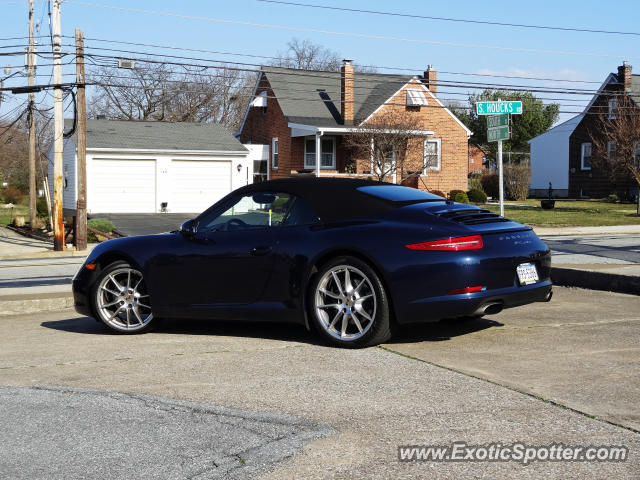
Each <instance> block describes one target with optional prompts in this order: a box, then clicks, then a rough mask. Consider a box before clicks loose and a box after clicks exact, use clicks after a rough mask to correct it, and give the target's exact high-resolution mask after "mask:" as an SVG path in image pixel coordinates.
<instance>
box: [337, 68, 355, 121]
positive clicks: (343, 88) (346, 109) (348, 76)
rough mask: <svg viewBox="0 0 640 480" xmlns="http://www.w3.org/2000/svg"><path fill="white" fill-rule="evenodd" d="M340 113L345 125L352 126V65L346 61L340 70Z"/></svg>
mask: <svg viewBox="0 0 640 480" xmlns="http://www.w3.org/2000/svg"><path fill="white" fill-rule="evenodd" d="M340 113H341V114H342V121H343V123H344V124H345V125H353V65H352V64H351V60H348V59H344V60H343V61H342V68H341V69H340Z"/></svg>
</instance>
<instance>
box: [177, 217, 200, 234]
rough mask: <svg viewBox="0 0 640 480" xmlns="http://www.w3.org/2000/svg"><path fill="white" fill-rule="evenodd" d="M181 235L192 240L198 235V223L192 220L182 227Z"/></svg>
mask: <svg viewBox="0 0 640 480" xmlns="http://www.w3.org/2000/svg"><path fill="white" fill-rule="evenodd" d="M180 233H182V234H183V235H184V236H185V237H187V238H191V237H193V235H194V234H195V233H196V222H195V220H194V219H193V218H190V219H189V220H187V221H186V222H184V223H183V224H182V225H181V226H180Z"/></svg>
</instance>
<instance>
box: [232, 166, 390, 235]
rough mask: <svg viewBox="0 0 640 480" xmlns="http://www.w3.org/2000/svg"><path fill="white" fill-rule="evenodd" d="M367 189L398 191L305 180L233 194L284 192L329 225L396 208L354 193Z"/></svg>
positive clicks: (263, 185) (345, 181)
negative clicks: (305, 205) (312, 210)
mask: <svg viewBox="0 0 640 480" xmlns="http://www.w3.org/2000/svg"><path fill="white" fill-rule="evenodd" d="M369 186H380V187H384V186H389V187H398V185H393V184H391V183H384V182H376V181H373V180H360V179H355V178H318V177H311V176H305V177H297V178H296V177H291V178H282V179H277V180H269V181H267V182H259V183H253V184H251V185H247V186H245V187H242V188H240V189H238V190H237V192H239V193H240V192H241V193H250V192H284V193H291V194H293V195H297V196H299V197H301V198H303V199H305V200H306V201H307V202H308V203H309V204H310V205H311V206H312V207H313V209H314V210H315V211H316V213H317V214H318V215H319V217H320V218H321V219H322V220H323V221H325V222H329V223H331V222H341V221H347V220H353V219H356V218H364V217H368V216H371V215H377V214H380V213H384V212H387V211H389V210H393V209H394V208H397V206H398V205H396V204H394V202H391V201H389V200H385V199H383V198H380V197H378V196H374V195H369V194H366V193H363V192H361V191H359V190H357V189H358V188H359V187H369Z"/></svg>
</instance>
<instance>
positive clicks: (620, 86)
mask: <svg viewBox="0 0 640 480" xmlns="http://www.w3.org/2000/svg"><path fill="white" fill-rule="evenodd" d="M623 93H624V94H626V95H629V97H630V98H631V99H633V101H634V102H635V104H636V105H638V107H639V109H638V114H640V75H633V74H632V68H631V65H628V64H627V63H626V62H624V63H623V64H622V65H620V66H619V67H618V72H617V74H616V73H610V74H609V75H608V76H607V78H606V79H605V81H604V83H603V84H602V86H601V87H600V88H599V89H598V93H597V94H596V95H594V97H593V98H592V99H591V101H590V102H589V105H587V107H586V108H585V110H584V112H583V113H582V114H580V115H578V116H576V117H574V118H572V119H570V120H568V121H566V122H564V123H563V124H561V125H558V126H557V127H555V128H552V129H551V130H549V131H547V132H545V133H543V134H542V135H539V136H537V137H535V138H533V139H531V140H530V141H529V144H530V145H531V167H532V176H531V190H532V192H540V191H541V190H547V189H548V188H549V182H552V184H553V189H554V195H558V196H561V195H562V194H564V192H566V194H565V196H567V195H568V196H569V197H572V198H602V197H606V196H607V195H609V194H611V193H614V192H616V193H619V194H622V195H624V196H629V197H631V196H633V195H634V194H637V193H636V192H637V187H636V186H635V185H634V182H633V180H632V179H629V181H628V182H619V183H617V184H616V183H614V182H612V180H611V179H610V177H609V175H608V173H607V172H606V171H603V170H602V169H599V168H597V166H596V165H595V164H592V162H591V157H592V145H591V138H590V133H589V132H596V131H597V122H598V116H599V114H600V113H601V112H607V113H608V115H615V111H616V95H620V94H623ZM613 148H615V146H613Z"/></svg>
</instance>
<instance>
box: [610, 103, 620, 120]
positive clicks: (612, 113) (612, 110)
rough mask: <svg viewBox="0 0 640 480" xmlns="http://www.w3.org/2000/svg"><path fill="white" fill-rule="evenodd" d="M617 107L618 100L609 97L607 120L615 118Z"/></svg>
mask: <svg viewBox="0 0 640 480" xmlns="http://www.w3.org/2000/svg"><path fill="white" fill-rule="evenodd" d="M617 108H618V100H617V99H615V98H610V99H609V120H613V119H614V118H616V109H617Z"/></svg>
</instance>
